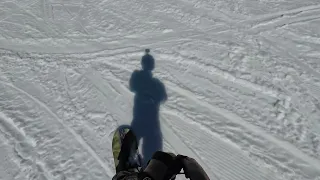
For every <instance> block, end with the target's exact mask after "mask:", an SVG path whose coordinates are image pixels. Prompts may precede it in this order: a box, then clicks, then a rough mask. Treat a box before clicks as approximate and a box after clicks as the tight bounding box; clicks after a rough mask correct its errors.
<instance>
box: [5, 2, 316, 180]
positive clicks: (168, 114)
mask: <svg viewBox="0 0 320 180" xmlns="http://www.w3.org/2000/svg"><path fill="white" fill-rule="evenodd" d="M0 48H1V49H0V143H1V145H0V179H3V180H9V179H19V180H20V179H21V180H25V179H47V180H60V179H61V180H79V179H88V180H89V179H90V180H98V179H101V180H102V179H104V180H105V179H111V178H112V176H113V175H114V173H115V169H114V167H113V158H112V153H111V138H112V135H113V132H114V130H115V128H116V127H118V126H119V125H122V124H130V122H131V120H132V109H133V106H134V101H133V97H134V94H133V93H132V92H130V91H129V89H128V81H129V78H130V76H131V73H132V72H133V71H134V70H135V69H140V59H141V56H142V55H143V50H144V49H145V48H151V53H152V55H153V56H154V57H155V59H156V68H155V70H154V77H157V78H158V79H159V80H160V81H161V82H162V83H164V85H165V87H166V91H167V94H168V100H167V101H166V102H165V103H164V104H163V105H162V106H161V110H160V117H159V118H160V123H161V131H162V134H163V144H164V151H170V152H175V153H180V154H185V155H188V156H191V157H194V158H195V159H196V160H198V161H199V163H200V164H201V165H202V166H203V167H204V169H205V170H206V171H207V173H208V175H209V176H210V178H211V179H213V180H214V179H220V180H252V179H265V180H269V179H270V180H271V179H272V180H274V179H278V180H283V179H290V180H291V179H292V180H293V179H294V180H295V179H297V180H298V179H299V180H320V120H319V117H320V102H319V101H320V63H319V62H320V58H319V57H320V3H319V1H318V0H304V1H298V0H283V1H265V0H242V1H238V0H175V1H172V0H161V1H147V0H130V1H127V0H117V1H111V0H67V1H62V0H57V1H56V0H55V1H54V0H28V1H27V0H19V1H18V0H8V1H1V2H0ZM179 178H180V179H183V177H179Z"/></svg>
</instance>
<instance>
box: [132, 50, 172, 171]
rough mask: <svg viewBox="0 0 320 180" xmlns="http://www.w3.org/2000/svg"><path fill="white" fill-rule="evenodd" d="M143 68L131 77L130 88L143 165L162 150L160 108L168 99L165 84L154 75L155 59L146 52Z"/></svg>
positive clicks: (133, 127)
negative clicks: (132, 95)
mask: <svg viewBox="0 0 320 180" xmlns="http://www.w3.org/2000/svg"><path fill="white" fill-rule="evenodd" d="M141 65H142V70H135V71H134V72H133V73H132V75H131V78H130V82H129V86H130V90H131V91H132V92H134V93H135V96H134V107H133V120H132V123H131V127H132V129H133V130H134V132H135V134H136V136H137V139H138V142H139V141H140V140H142V156H143V160H144V162H143V165H144V166H145V165H146V163H147V162H148V161H149V160H150V159H151V157H152V154H153V153H154V152H155V151H158V150H162V144H163V143H162V133H161V129H160V122H159V108H160V105H161V103H162V102H165V101H166V100H167V93H166V90H165V86H164V84H163V83H162V82H161V81H160V80H158V79H156V78H154V77H153V76H152V70H153V69H154V59H153V57H152V56H151V55H149V54H148V52H147V53H146V55H144V56H143V57H142V61H141Z"/></svg>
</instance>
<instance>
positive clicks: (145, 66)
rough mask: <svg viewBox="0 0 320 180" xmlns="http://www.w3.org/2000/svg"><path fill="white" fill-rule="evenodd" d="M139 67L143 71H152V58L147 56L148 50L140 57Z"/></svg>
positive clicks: (153, 63)
mask: <svg viewBox="0 0 320 180" xmlns="http://www.w3.org/2000/svg"><path fill="white" fill-rule="evenodd" d="M141 66H142V70H144V71H152V70H153V69H154V66H155V62H154V58H153V56H151V55H150V54H149V50H146V54H145V55H144V56H142V59H141Z"/></svg>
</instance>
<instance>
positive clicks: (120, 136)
mask: <svg viewBox="0 0 320 180" xmlns="http://www.w3.org/2000/svg"><path fill="white" fill-rule="evenodd" d="M138 144H139V143H138V141H137V138H136V135H135V134H134V132H133V130H132V129H131V128H130V127H129V126H120V127H119V128H117V129H116V131H115V133H114V135H113V139H112V152H113V159H114V165H115V168H116V172H117V173H118V172H119V171H123V170H126V171H135V172H137V171H138V172H139V171H141V169H142V158H141V155H140V153H139V149H138Z"/></svg>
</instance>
